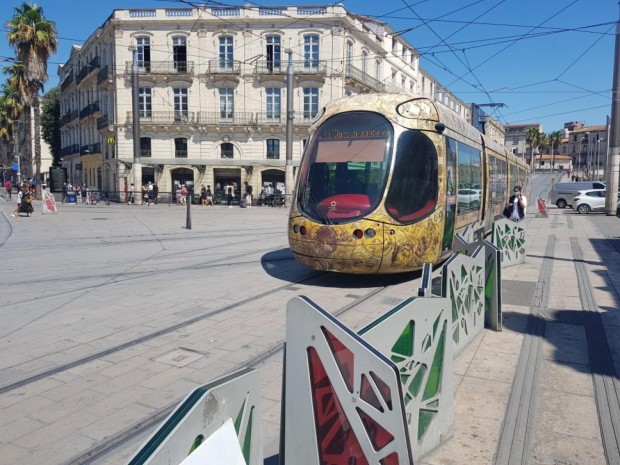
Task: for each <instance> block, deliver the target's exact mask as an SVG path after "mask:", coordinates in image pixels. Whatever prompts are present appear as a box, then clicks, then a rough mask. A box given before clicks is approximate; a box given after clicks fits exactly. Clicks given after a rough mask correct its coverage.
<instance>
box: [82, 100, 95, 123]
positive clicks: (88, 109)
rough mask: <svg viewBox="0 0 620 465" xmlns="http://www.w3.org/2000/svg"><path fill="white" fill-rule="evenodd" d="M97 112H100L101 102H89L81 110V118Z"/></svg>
mask: <svg viewBox="0 0 620 465" xmlns="http://www.w3.org/2000/svg"><path fill="white" fill-rule="evenodd" d="M97 112H99V102H93V103H89V104H88V105H86V106H85V107H84V108H82V110H80V119H84V118H86V117H88V116H91V115H93V114H95V113H97Z"/></svg>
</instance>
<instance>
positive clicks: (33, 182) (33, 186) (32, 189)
mask: <svg viewBox="0 0 620 465" xmlns="http://www.w3.org/2000/svg"><path fill="white" fill-rule="evenodd" d="M28 187H29V188H30V191H29V192H30V195H31V196H32V198H35V199H36V198H37V196H36V193H37V179H36V178H35V177H34V176H33V177H32V178H30V181H29V182H28Z"/></svg>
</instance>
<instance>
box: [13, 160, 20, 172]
mask: <svg viewBox="0 0 620 465" xmlns="http://www.w3.org/2000/svg"><path fill="white" fill-rule="evenodd" d="M13 171H19V163H17V162H14V163H13Z"/></svg>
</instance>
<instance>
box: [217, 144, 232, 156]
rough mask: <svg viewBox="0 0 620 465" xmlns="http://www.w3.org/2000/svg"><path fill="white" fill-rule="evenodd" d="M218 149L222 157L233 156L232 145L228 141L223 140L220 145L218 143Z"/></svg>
mask: <svg viewBox="0 0 620 465" xmlns="http://www.w3.org/2000/svg"><path fill="white" fill-rule="evenodd" d="M220 150H221V154H222V158H233V155H234V147H233V145H232V144H231V143H230V142H224V143H223V144H222V145H220Z"/></svg>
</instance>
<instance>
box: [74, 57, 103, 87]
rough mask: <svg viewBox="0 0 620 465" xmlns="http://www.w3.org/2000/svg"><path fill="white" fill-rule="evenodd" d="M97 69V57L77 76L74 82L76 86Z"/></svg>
mask: <svg viewBox="0 0 620 465" xmlns="http://www.w3.org/2000/svg"><path fill="white" fill-rule="evenodd" d="M98 69H99V57H95V58H93V59H92V60H90V62H89V63H88V64H87V65H86V66H84V67H83V68H82V69H81V70H80V72H79V73H78V75H77V78H76V80H75V83H76V84H80V82H82V81H83V80H84V79H86V77H88V75H89V74H90V73H92V72H93V71H96V70H98Z"/></svg>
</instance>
